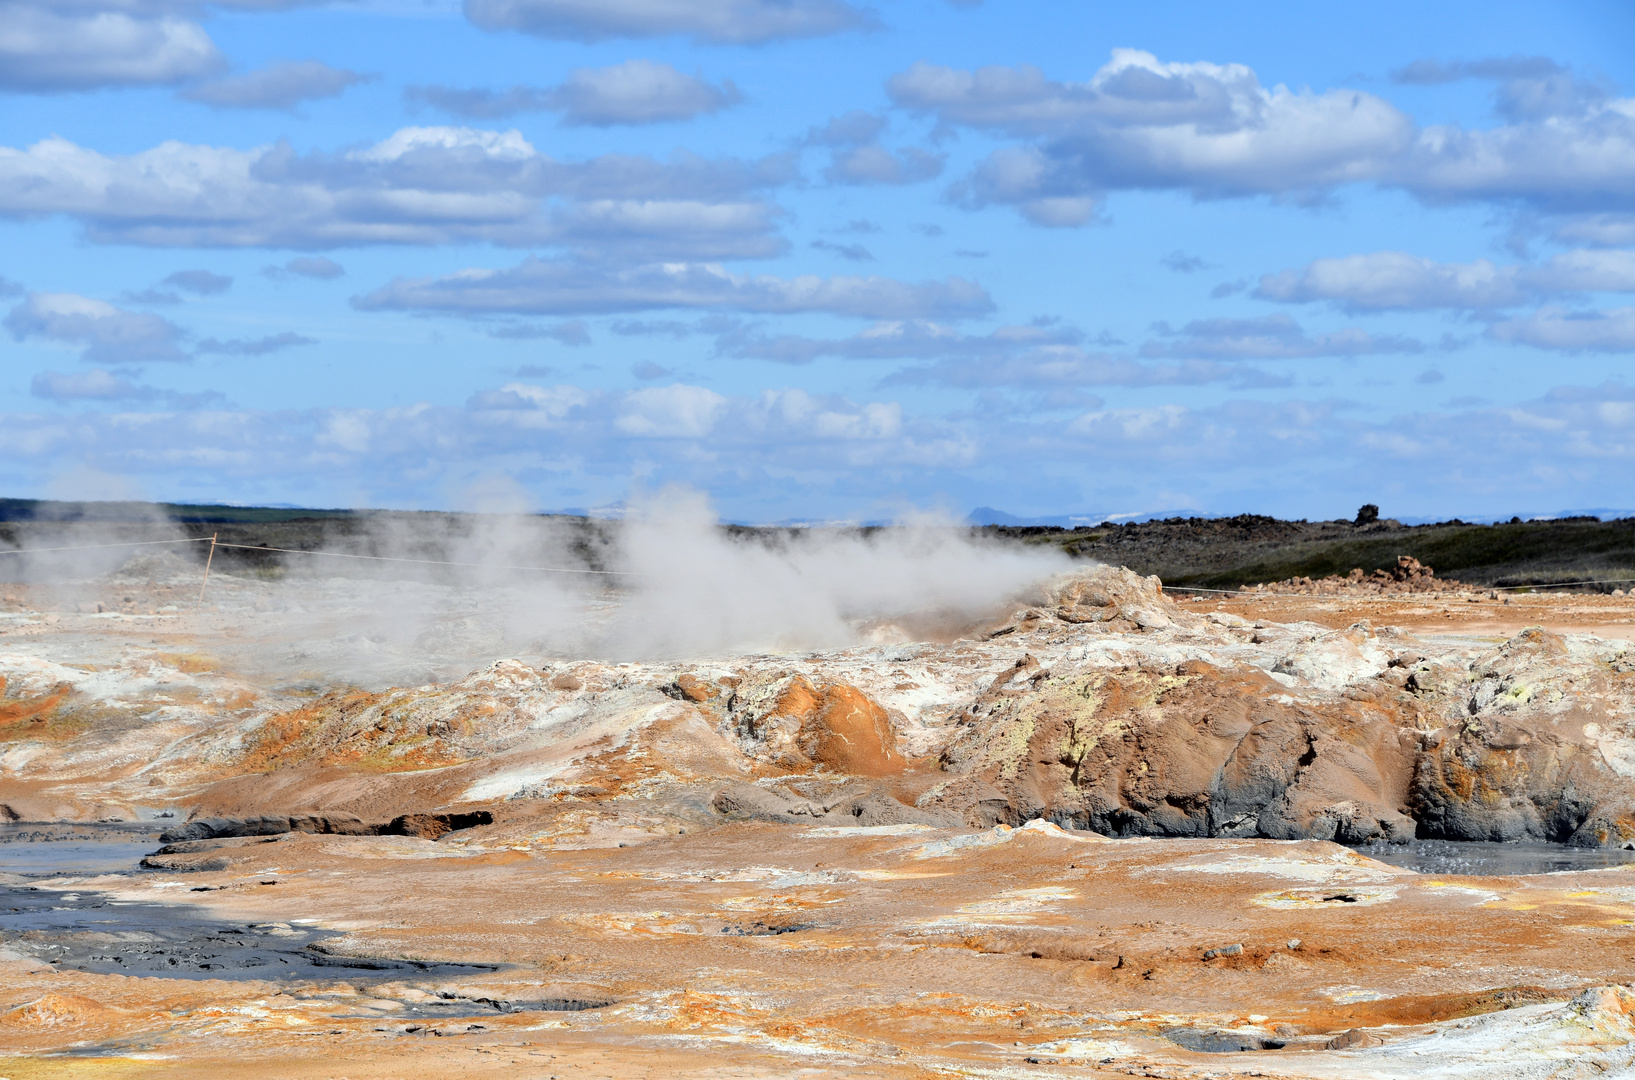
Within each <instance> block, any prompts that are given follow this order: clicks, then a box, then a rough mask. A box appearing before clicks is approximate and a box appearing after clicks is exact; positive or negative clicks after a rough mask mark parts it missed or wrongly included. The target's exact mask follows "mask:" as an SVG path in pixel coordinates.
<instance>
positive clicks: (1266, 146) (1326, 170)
mask: <svg viewBox="0 0 1635 1080" xmlns="http://www.w3.org/2000/svg"><path fill="white" fill-rule="evenodd" d="M888 85H889V89H890V92H891V95H892V99H893V100H894V101H895V102H896V103H897V105H898V106H900V107H902V108H905V109H909V110H911V111H913V112H917V113H922V114H928V115H932V116H935V117H937V118H938V119H939V120H942V121H944V122H946V123H951V124H959V125H964V126H970V127H978V128H984V129H988V130H992V131H997V132H1002V133H1005V134H1009V135H1012V136H1016V137H1021V138H1041V139H1044V140H1046V142H1045V143H1044V144H1043V145H1041V146H1037V147H1031V148H1030V150H1031V152H1030V153H1025V154H1022V155H1016V154H1014V153H1013V154H1011V155H1009V156H1005V155H1000V156H998V157H996V158H995V159H992V160H991V161H990V163H989V165H988V167H987V171H986V173H981V172H979V173H978V175H977V177H976V178H975V179H974V181H973V183H972V185H971V187H970V188H969V190H968V191H967V192H966V196H967V198H969V199H970V200H972V201H976V202H987V201H995V202H1023V201H1027V200H1033V199H1068V200H1082V199H1087V198H1091V197H1093V196H1094V195H1095V194H1097V193H1099V192H1102V191H1108V190H1113V189H1118V188H1180V189H1183V190H1189V191H1192V192H1194V193H1196V194H1199V195H1233V194H1250V193H1264V192H1300V191H1307V190H1311V189H1315V188H1321V187H1326V186H1329V185H1333V184H1339V183H1345V182H1348V181H1353V180H1363V179H1371V178H1373V177H1375V176H1377V175H1378V174H1379V172H1380V170H1381V169H1382V167H1383V166H1384V165H1385V164H1386V163H1387V162H1389V161H1391V160H1393V159H1395V158H1396V157H1397V156H1398V155H1400V154H1401V153H1402V152H1403V151H1404V150H1405V149H1406V148H1407V147H1408V145H1409V144H1410V142H1411V141H1412V138H1413V123H1412V121H1411V120H1409V118H1408V117H1406V116H1404V115H1403V114H1402V113H1400V112H1399V111H1397V109H1396V108H1395V107H1393V106H1392V105H1391V104H1390V103H1388V102H1386V101H1384V100H1382V99H1381V98H1378V97H1375V96H1374V95H1372V94H1366V93H1362V92H1360V91H1352V90H1332V91H1328V92H1326V93H1322V94H1313V93H1311V92H1309V91H1291V90H1289V89H1287V88H1286V87H1282V86H1278V87H1273V88H1272V89H1270V90H1268V89H1266V88H1265V87H1263V86H1261V84H1260V81H1259V80H1258V79H1257V78H1256V77H1255V73H1254V72H1253V71H1251V70H1250V69H1249V68H1247V67H1244V66H1243V65H1241V64H1225V65H1222V64H1211V63H1193V64H1188V63H1162V62H1160V61H1159V60H1158V59H1157V58H1156V57H1154V56H1153V55H1151V54H1150V53H1144V52H1139V51H1136V50H1132V49H1117V50H1114V52H1113V56H1112V60H1111V61H1110V62H1109V63H1107V64H1106V65H1105V66H1103V67H1102V68H1101V69H1100V70H1099V71H1097V72H1096V74H1095V75H1094V76H1093V77H1092V78H1091V79H1090V80H1088V81H1087V82H1083V83H1066V82H1058V81H1055V80H1051V79H1047V78H1046V77H1045V76H1044V74H1043V73H1042V72H1041V71H1040V70H1039V69H1037V68H1034V67H1031V66H1022V67H1015V68H1003V67H989V68H982V69H979V70H977V71H974V72H973V71H960V70H956V69H953V68H947V67H937V66H934V65H931V64H925V63H920V64H916V65H914V66H913V67H912V68H910V69H909V70H908V71H906V72H903V73H902V74H900V75H897V76H895V77H893V78H892V79H891V81H890V83H889V84H888ZM1081 212H1082V211H1081Z"/></svg>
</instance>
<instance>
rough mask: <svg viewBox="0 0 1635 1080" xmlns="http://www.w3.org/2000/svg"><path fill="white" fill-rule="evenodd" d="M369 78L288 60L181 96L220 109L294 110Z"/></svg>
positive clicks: (345, 71) (212, 82) (339, 93)
mask: <svg viewBox="0 0 1635 1080" xmlns="http://www.w3.org/2000/svg"><path fill="white" fill-rule="evenodd" d="M369 78H370V76H367V75H360V74H358V73H357V72H355V71H347V70H345V69H343V68H333V67H330V66H329V65H328V64H324V63H320V62H319V61H317V60H287V61H284V62H282V63H277V64H272V65H269V66H268V67H264V68H262V69H261V70H260V71H252V72H249V73H247V74H244V75H234V76H232V77H230V78H226V79H216V80H213V81H211V82H206V83H201V84H199V85H198V86H195V87H193V88H192V89H190V90H188V91H186V92H185V93H183V94H182V96H183V97H185V98H187V99H188V100H189V101H197V102H199V103H200V104H202V105H211V106H214V107H216V108H219V109H286V110H288V109H294V108H295V107H296V106H297V105H299V104H301V102H303V101H317V100H320V99H323V98H332V97H339V96H340V95H341V94H343V93H345V92H346V91H347V90H348V89H350V88H351V87H353V86H356V85H357V84H358V83H360V82H367V81H368V80H369Z"/></svg>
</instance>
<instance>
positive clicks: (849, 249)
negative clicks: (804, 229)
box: [806, 240, 874, 262]
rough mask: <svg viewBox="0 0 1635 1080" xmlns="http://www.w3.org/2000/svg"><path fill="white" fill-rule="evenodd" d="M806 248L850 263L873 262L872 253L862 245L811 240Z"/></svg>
mask: <svg viewBox="0 0 1635 1080" xmlns="http://www.w3.org/2000/svg"><path fill="white" fill-rule="evenodd" d="M806 246H807V247H810V248H813V249H815V250H817V251H827V252H829V253H830V254H831V255H839V256H840V257H841V258H842V259H849V260H851V261H852V262H873V261H874V253H873V252H872V251H870V250H869V249H868V248H866V247H864V246H863V245H862V244H837V243H835V242H834V241H832V240H813V241H812V242H811V243H810V244H808V245H806Z"/></svg>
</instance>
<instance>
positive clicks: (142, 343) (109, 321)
mask: <svg viewBox="0 0 1635 1080" xmlns="http://www.w3.org/2000/svg"><path fill="white" fill-rule="evenodd" d="M4 325H5V327H6V329H7V330H9V331H11V335H12V337H13V338H15V339H16V340H18V341H23V340H26V339H31V338H32V339H43V340H46V341H55V342H59V343H62V344H68V345H81V346H84V351H83V352H82V353H81V354H80V359H82V360H85V361H87V362H89V363H97V364H120V363H136V362H139V361H144V360H186V359H187V358H188V357H187V354H186V353H185V352H183V351H182V349H181V347H180V345H179V342H180V340H181V338H182V337H183V334H182V330H181V328H180V327H178V326H176V325H175V324H174V323H172V322H170V321H168V320H166V319H162V318H160V317H159V316H157V315H150V314H147V313H145V312H136V311H126V310H125V309H123V308H117V307H114V306H113V305H112V304H109V303H106V302H104V301H101V300H93V299H90V298H89V297H85V296H78V295H76V294H74V293H29V294H28V296H27V297H26V298H25V299H24V300H23V302H22V303H20V304H18V305H17V306H16V307H14V308H12V309H11V312H10V314H8V315H7V316H6V318H5V322H4Z"/></svg>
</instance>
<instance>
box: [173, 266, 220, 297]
mask: <svg viewBox="0 0 1635 1080" xmlns="http://www.w3.org/2000/svg"><path fill="white" fill-rule="evenodd" d="M164 284H166V285H172V286H175V287H176V288H178V289H185V290H186V291H188V292H190V293H197V294H198V295H200V296H215V295H216V294H217V293H224V292H226V291H227V290H228V289H230V288H232V287H233V279H232V278H230V277H228V276H227V275H225V274H212V273H211V272H210V271H208V270H178V271H176V272H175V273H174V274H172V275H170V276H169V277H167V278H165V280H164Z"/></svg>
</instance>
